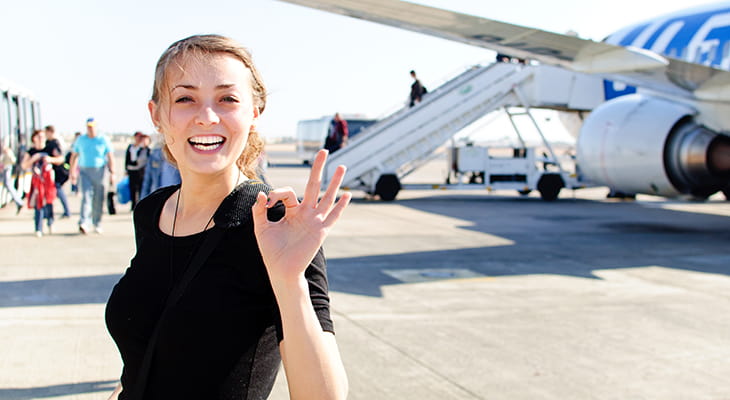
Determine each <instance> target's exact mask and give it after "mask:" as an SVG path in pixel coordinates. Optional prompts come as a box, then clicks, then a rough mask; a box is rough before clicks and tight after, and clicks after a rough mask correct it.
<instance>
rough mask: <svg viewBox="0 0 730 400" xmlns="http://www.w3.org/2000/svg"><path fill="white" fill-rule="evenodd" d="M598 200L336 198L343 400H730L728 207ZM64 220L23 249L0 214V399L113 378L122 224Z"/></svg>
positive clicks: (93, 390)
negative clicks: (92, 230)
mask: <svg viewBox="0 0 730 400" xmlns="http://www.w3.org/2000/svg"><path fill="white" fill-rule="evenodd" d="M271 155H272V158H273V157H277V156H278V157H282V156H283V155H282V154H271ZM280 161H281V162H279V163H278V164H275V165H274V166H272V167H271V168H270V169H269V171H268V174H269V178H270V180H271V181H272V182H273V183H274V184H275V185H277V186H280V185H291V186H293V187H294V188H295V189H296V190H297V191H298V192H301V190H302V189H301V188H302V187H303V185H304V182H305V180H306V174H307V172H308V170H307V169H306V168H304V167H302V166H299V165H296V163H295V162H294V161H291V160H284V159H280ZM274 162H275V163H276V160H274ZM439 168H441V166H440V164H434V165H433V166H432V167H431V169H428V168H426V169H424V172H422V173H420V175H419V174H416V175H414V176H413V177H411V178H409V179H410V180H411V181H413V182H417V181H419V180H424V181H425V180H429V179H436V178H437V177H438V173H436V172H435V171H437V170H438V169H439ZM434 176H435V177H434ZM67 190H68V187H67ZM605 194H606V190H605V189H601V188H597V189H586V190H579V191H575V192H572V191H565V190H564V191H563V193H561V198H560V199H559V200H558V201H555V202H549V203H548V202H543V201H542V200H540V199H539V197H538V196H537V195H535V194H532V195H530V196H526V197H522V196H519V195H517V194H516V193H509V192H497V193H491V194H488V193H485V192H483V191H458V192H457V191H454V192H435V191H403V192H401V193H400V194H399V195H398V198H397V199H396V200H395V201H393V202H380V201H373V200H369V199H366V198H364V196H363V194H362V193H357V192H356V193H355V199H354V201H353V202H352V204H351V205H350V206H349V207H348V209H347V211H346V212H345V215H344V217H343V219H342V220H341V221H340V223H339V224H338V225H337V226H336V227H335V229H334V230H333V231H332V233H331V235H330V237H329V238H328V239H327V241H326V243H325V246H324V247H325V252H326V254H327V256H328V260H329V261H328V269H329V280H330V290H331V302H332V313H333V316H334V321H335V329H336V331H337V340H338V343H339V346H340V350H341V353H342V357H343V360H344V363H345V366H346V369H347V371H348V376H349V381H350V396H349V398H350V399H369V400H370V399H407V400H411V399H413V400H430V399H439V400H442V399H509V400H518V399H520V400H521V399H606V400H608V399H657V400H658V399H661V400H665V399H678V400H679V399H712V400H720V399H730V379H728V376H730V363H729V362H728V360H730V249H729V246H728V243H729V242H730V203H729V202H726V201H724V200H722V199H719V198H712V199H711V200H710V201H708V202H704V203H689V202H682V201H674V200H667V199H662V198H655V197H648V196H639V198H638V199H637V200H636V201H629V202H623V201H610V200H606V199H605ZM71 202H72V211H73V216H72V218H70V219H63V220H59V221H57V222H56V224H55V225H54V232H53V234H52V235H50V236H45V237H43V238H36V237H35V236H34V234H33V222H32V212H31V211H29V210H27V209H26V210H23V211H22V212H21V214H20V215H15V209H14V207H13V206H12V205H10V206H8V207H5V208H4V209H2V210H0V355H1V356H0V399H3V400H25V399H50V398H52V399H64V400H70V399H78V400H87V399H106V398H107V396H108V394H109V392H111V390H112V388H113V387H114V386H115V385H116V383H117V380H118V377H119V375H120V372H121V361H120V358H119V355H118V352H117V350H116V347H115V346H114V343H113V342H112V340H111V338H110V337H109V335H108V333H107V331H106V328H105V325H104V318H103V315H104V307H105V302H106V300H107V297H108V295H109V293H110V290H111V288H112V286H113V285H114V284H115V283H116V281H117V280H118V279H119V277H120V276H121V274H123V273H124V270H125V268H126V267H127V265H128V263H129V260H130V259H131V258H132V256H133V254H134V243H133V232H132V224H131V213H130V212H129V206H128V205H118V207H117V209H118V211H119V213H118V214H117V215H114V216H109V215H105V216H104V220H103V227H104V229H105V232H104V233H103V234H101V235H98V234H89V235H87V236H82V235H79V234H78V233H77V219H78V204H79V198H78V197H71ZM59 209H60V205H59V204H58V202H57V203H56V210H57V211H58V210H59ZM59 214H60V213H59ZM283 375H284V374H283V373H281V374H280V375H279V376H280V379H279V380H278V381H277V384H276V386H275V389H274V392H273V394H272V396H271V399H275V400H280V399H287V398H288V394H287V391H286V386H285V381H284V377H283Z"/></svg>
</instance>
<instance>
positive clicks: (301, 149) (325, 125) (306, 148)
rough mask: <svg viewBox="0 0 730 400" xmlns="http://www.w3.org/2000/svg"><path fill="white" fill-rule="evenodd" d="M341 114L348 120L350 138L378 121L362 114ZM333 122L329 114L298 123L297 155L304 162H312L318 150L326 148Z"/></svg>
mask: <svg viewBox="0 0 730 400" xmlns="http://www.w3.org/2000/svg"><path fill="white" fill-rule="evenodd" d="M341 115H342V117H343V118H344V119H345V120H346V121H347V130H348V132H349V133H348V135H349V137H350V139H352V137H354V136H356V135H357V134H358V133H360V131H362V130H363V129H364V128H366V127H368V126H370V125H372V124H374V123H375V122H376V120H374V119H367V118H364V117H362V116H357V115H352V114H341ZM331 122H332V116H331V115H329V116H324V117H321V118H317V119H305V120H302V121H299V123H298V124H297V156H298V157H299V159H300V160H302V162H303V163H304V164H309V163H310V162H312V160H313V159H314V155H315V154H317V151H318V150H319V149H322V148H324V140H325V138H326V137H327V134H328V133H329V128H330V123H331Z"/></svg>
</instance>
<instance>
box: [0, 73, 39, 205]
mask: <svg viewBox="0 0 730 400" xmlns="http://www.w3.org/2000/svg"><path fill="white" fill-rule="evenodd" d="M35 129H41V113H40V103H39V102H38V100H36V98H35V96H33V94H32V93H31V92H29V91H28V90H26V89H24V88H22V87H20V86H17V85H14V84H12V83H10V82H9V81H5V80H2V79H0V154H2V151H3V149H5V148H6V147H7V148H10V149H11V151H12V153H13V154H14V155H15V158H16V162H15V164H14V165H12V166H7V167H5V168H10V178H11V179H9V182H8V183H9V184H11V185H13V186H14V187H15V189H16V190H17V191H18V193H25V192H28V190H29V189H30V176H28V175H27V174H26V173H25V172H24V171H23V170H22V168H21V167H20V161H21V160H22V159H23V154H24V153H25V152H26V150H28V146H30V136H31V134H32V133H33V130H35ZM3 174H5V171H4V170H3ZM4 182H5V179H0V207H2V206H5V204H7V203H8V202H9V201H11V198H10V194H9V193H8V191H7V189H6V188H5V185H4Z"/></svg>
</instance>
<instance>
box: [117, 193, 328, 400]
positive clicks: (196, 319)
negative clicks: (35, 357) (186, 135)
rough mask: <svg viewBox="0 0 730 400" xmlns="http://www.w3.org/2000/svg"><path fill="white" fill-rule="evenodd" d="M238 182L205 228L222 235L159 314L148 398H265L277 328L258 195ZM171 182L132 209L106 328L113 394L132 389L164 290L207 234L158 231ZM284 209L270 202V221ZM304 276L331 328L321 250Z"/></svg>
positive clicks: (274, 365) (275, 362)
mask: <svg viewBox="0 0 730 400" xmlns="http://www.w3.org/2000/svg"><path fill="white" fill-rule="evenodd" d="M245 185H248V184H246V183H244V184H242V185H241V186H239V187H238V188H236V189H235V190H234V191H233V192H232V193H231V194H230V195H229V196H228V197H226V199H224V200H223V202H222V203H221V205H220V206H219V208H218V210H217V211H216V213H215V217H214V220H215V227H214V228H212V229H225V234H224V236H223V238H222V239H221V241H220V242H219V244H218V245H217V247H216V248H215V250H214V251H213V253H212V254H211V255H210V257H208V260H207V261H206V263H205V264H204V265H203V267H202V268H201V270H200V272H199V273H198V274H197V275H196V277H195V278H194V279H193V281H192V282H191V283H190V285H189V286H188V287H187V289H186V290H185V293H184V294H183V296H182V297H181V298H180V300H179V301H178V302H177V303H176V304H175V306H174V307H173V308H172V310H171V312H170V313H169V316H168V318H166V319H165V320H163V321H162V325H161V330H160V333H159V337H158V339H157V345H156V348H155V352H154V358H153V360H152V365H151V368H150V373H149V377H148V379H147V387H146V390H145V399H173V398H174V399H196V400H199V399H266V398H267V397H268V395H269V393H270V392H271V389H272V387H273V384H274V380H275V378H276V374H277V372H278V370H279V365H280V362H281V359H280V356H279V348H278V343H279V342H280V341H281V340H282V339H283V333H282V328H281V318H280V315H279V309H278V307H277V304H276V298H275V297H274V293H273V290H272V288H271V284H270V282H269V278H268V274H267V272H266V267H265V266H264V264H263V261H262V259H261V254H260V253H259V250H258V246H257V244H256V238H255V236H254V233H253V221H252V220H251V212H250V209H251V206H252V205H253V203H254V201H255V194H251V193H248V192H247V191H246V190H242V188H244V187H245ZM178 188H179V185H177V186H170V187H165V188H162V189H159V190H158V191H156V192H154V193H152V194H151V195H149V196H148V197H145V198H144V199H143V200H141V201H140V203H139V204H138V205H137V207H136V208H135V209H134V228H135V239H136V244H137V253H136V254H135V256H134V258H133V259H132V261H131V264H130V267H129V268H128V269H127V271H126V272H125V274H124V276H122V278H121V279H120V281H119V283H117V284H116V286H114V289H113V291H112V293H111V296H110V298H109V301H108V302H107V306H106V324H107V328H108V330H109V333H110V334H111V336H112V338H113V339H114V341H115V342H116V344H117V347H118V348H119V352H120V354H121V357H122V361H123V363H124V368H123V370H122V376H121V383H122V387H123V391H122V393H121V394H120V395H119V399H120V400H123V399H126V398H128V396H129V394H130V393H131V392H132V388H134V385H135V383H136V382H137V379H138V373H139V372H138V371H139V368H140V366H141V364H142V360H143V358H144V354H145V349H146V346H147V343H148V341H149V338H150V336H151V334H152V332H153V330H154V327H155V324H156V323H157V321H158V319H159V316H160V314H161V313H162V309H163V307H164V304H165V300H166V297H167V295H168V293H169V292H170V290H171V289H172V287H173V285H174V284H176V282H177V280H179V279H180V278H181V276H182V275H183V272H184V270H185V269H186V268H187V266H188V263H189V262H190V258H191V256H192V254H194V252H195V251H197V249H198V247H199V246H200V245H201V244H202V239H203V238H204V235H205V234H206V233H205V232H201V233H197V234H194V235H191V236H185V237H175V238H174V240H173V239H172V237H171V236H169V235H166V234H165V233H163V232H162V231H160V229H159V218H160V213H161V211H162V207H163V205H164V203H165V201H166V200H167V199H168V198H169V197H170V196H171V195H172V194H173V193H174V192H175V190H177V189H178ZM249 191H250V190H249ZM283 209H284V207H283V206H281V207H274V208H272V209H271V210H270V212H269V219H271V220H276V219H278V218H281V217H282V216H283V212H284V210H283ZM172 247H174V249H172ZM305 276H306V278H307V280H308V282H309V290H310V296H311V299H312V305H313V307H314V310H315V312H316V314H317V316H318V318H319V321H320V325H321V326H322V329H323V330H325V331H330V332H334V330H333V325H332V320H331V319H330V313H329V296H328V289H327V277H326V270H325V258H324V255H323V253H322V250H321V249H320V251H319V252H318V253H317V255H316V256H315V257H314V260H313V261H312V263H311V264H310V266H309V267H308V268H307V270H306V272H305Z"/></svg>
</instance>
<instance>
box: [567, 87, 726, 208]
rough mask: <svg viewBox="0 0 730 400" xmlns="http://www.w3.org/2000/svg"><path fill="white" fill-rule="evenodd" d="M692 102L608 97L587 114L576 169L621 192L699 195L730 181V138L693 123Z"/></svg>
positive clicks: (703, 195)
mask: <svg viewBox="0 0 730 400" xmlns="http://www.w3.org/2000/svg"><path fill="white" fill-rule="evenodd" d="M696 113H697V112H696V110H694V109H693V108H692V107H690V106H688V105H685V104H681V103H677V102H672V101H668V100H665V99H661V98H656V97H652V96H647V95H643V94H632V95H628V96H622V97H619V98H616V99H613V100H611V101H608V102H606V103H604V104H602V105H600V106H599V107H597V108H596V109H594V110H593V112H592V113H591V114H590V116H588V118H586V121H585V123H584V124H583V127H582V128H581V133H580V136H579V137H578V143H577V162H578V166H579V168H580V173H581V174H583V175H584V176H585V177H586V178H587V179H589V180H590V181H591V182H593V183H596V184H599V185H606V186H609V187H610V188H611V189H612V190H614V191H617V192H622V193H625V194H636V193H645V194H654V195H659V196H666V197H676V196H680V195H689V196H692V197H699V198H704V197H707V196H709V195H711V194H713V193H715V192H717V191H719V190H721V189H723V188H725V187H727V185H728V182H730V138H728V137H727V136H725V135H722V134H719V133H717V132H714V131H712V130H710V129H707V128H706V127H704V126H701V125H698V124H697V123H696V122H695V121H694V115H696Z"/></svg>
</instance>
